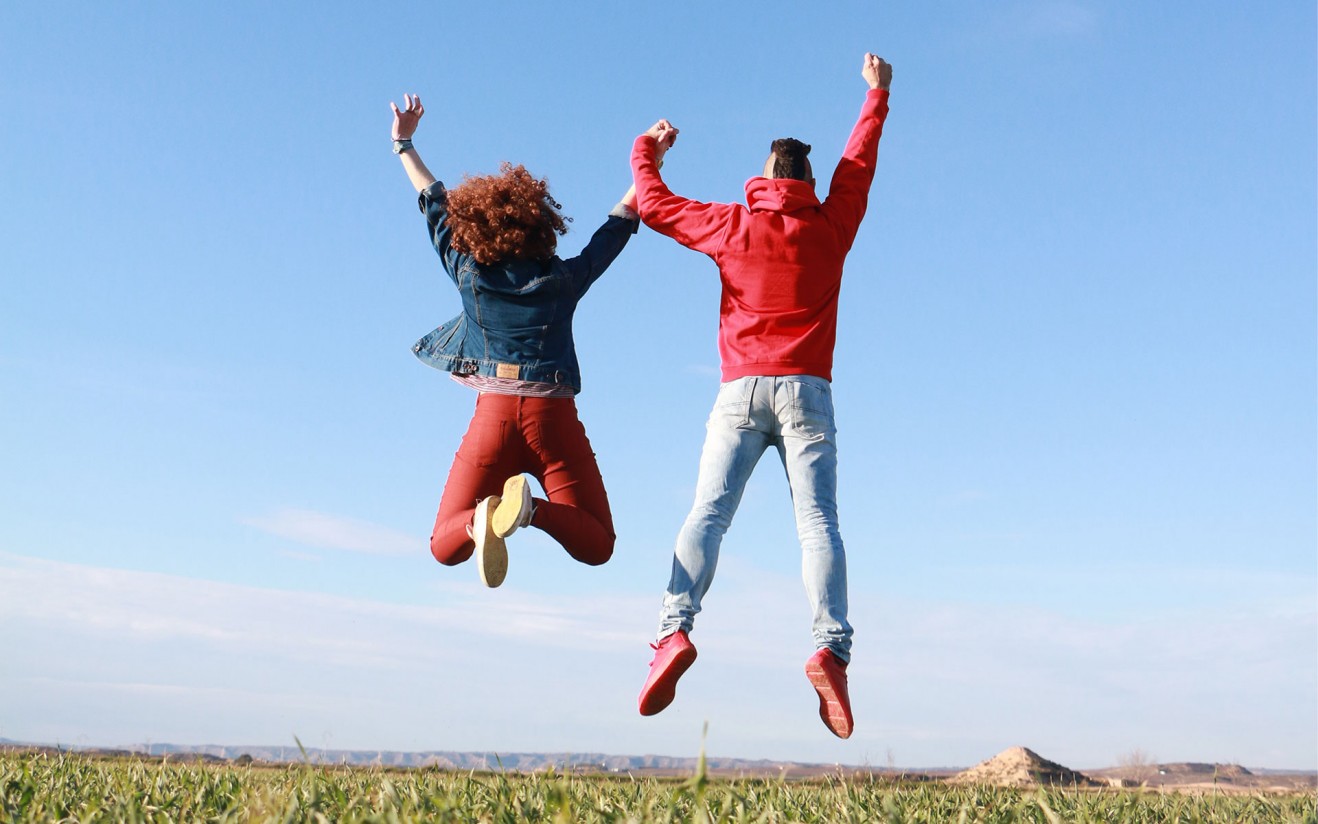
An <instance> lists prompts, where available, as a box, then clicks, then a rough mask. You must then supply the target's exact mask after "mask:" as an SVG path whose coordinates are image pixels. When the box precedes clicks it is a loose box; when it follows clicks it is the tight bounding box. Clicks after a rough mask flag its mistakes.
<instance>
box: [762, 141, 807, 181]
mask: <svg viewBox="0 0 1318 824" xmlns="http://www.w3.org/2000/svg"><path fill="white" fill-rule="evenodd" d="M769 151H771V152H773V176H774V177H790V178H791V179H792V180H809V179H810V174H809V172H807V171H806V165H805V158H806V155H808V154H810V144H809V143H802V142H801V141H799V140H797V139H796V138H794V137H780V138H778V139H777V140H775V141H774V142H773V144H772V145H771V146H769Z"/></svg>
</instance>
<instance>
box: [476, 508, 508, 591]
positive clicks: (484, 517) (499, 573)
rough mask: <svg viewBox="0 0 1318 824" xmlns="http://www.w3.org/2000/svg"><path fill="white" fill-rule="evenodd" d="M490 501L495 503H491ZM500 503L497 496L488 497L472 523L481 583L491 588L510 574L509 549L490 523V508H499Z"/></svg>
mask: <svg viewBox="0 0 1318 824" xmlns="http://www.w3.org/2000/svg"><path fill="white" fill-rule="evenodd" d="M489 501H494V503H493V504H490V503H488V502H489ZM498 504H499V498H498V497H497V496H492V497H490V498H486V499H485V500H484V501H482V502H481V504H480V505H479V506H477V507H476V517H475V518H474V519H473V520H472V524H471V532H472V535H473V536H474V537H475V539H476V570H477V572H479V574H480V578H481V583H482V584H484V585H485V586H487V587H489V588H490V589H493V588H495V587H497V586H498V585H499V584H502V583H503V579H504V576H506V575H507V574H508V549H507V547H505V546H504V543H503V538H500V537H499V536H498V535H496V534H495V533H494V530H493V529H491V528H490V523H489V513H490V509H491V508H497V506H498Z"/></svg>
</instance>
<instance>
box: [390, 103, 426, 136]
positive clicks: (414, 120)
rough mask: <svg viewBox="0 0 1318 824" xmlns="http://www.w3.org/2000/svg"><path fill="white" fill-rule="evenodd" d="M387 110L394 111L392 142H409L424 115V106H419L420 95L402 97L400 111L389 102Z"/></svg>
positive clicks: (394, 104)
mask: <svg viewBox="0 0 1318 824" xmlns="http://www.w3.org/2000/svg"><path fill="white" fill-rule="evenodd" d="M389 108H391V109H393V110H394V132H393V134H394V140H411V139H412V135H413V134H414V133H415V132H416V127H417V124H418V123H420V122H421V115H423V114H425V113H426V108H425V106H422V105H421V97H420V95H415V94H405V95H403V108H402V110H401V111H400V110H399V108H398V105H397V104H396V103H394V102H393V101H392V100H390V101H389Z"/></svg>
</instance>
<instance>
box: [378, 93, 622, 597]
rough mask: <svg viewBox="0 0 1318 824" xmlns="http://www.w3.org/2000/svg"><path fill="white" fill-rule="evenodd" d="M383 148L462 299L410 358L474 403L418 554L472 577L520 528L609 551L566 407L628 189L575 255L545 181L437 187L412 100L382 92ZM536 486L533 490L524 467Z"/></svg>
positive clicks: (579, 556)
mask: <svg viewBox="0 0 1318 824" xmlns="http://www.w3.org/2000/svg"><path fill="white" fill-rule="evenodd" d="M389 106H390V108H392V109H393V113H394V123H393V139H394V152H395V153H396V154H397V155H398V156H399V158H400V159H401V160H402V162H403V169H404V170H405V171H406V172H407V177H408V179H409V180H410V181H411V182H412V185H413V186H414V187H415V188H416V190H417V192H418V193H419V198H418V202H419V204H420V207H421V211H422V213H423V214H425V216H426V224H427V227H428V229H429V232H430V241H431V243H432V244H433V245H434V247H435V251H436V252H438V253H439V259H440V261H441V263H442V264H443V267H444V271H445V272H446V273H447V274H448V276H449V278H451V279H452V281H453V283H454V285H455V286H456V287H457V289H458V294H459V295H460V296H461V298H462V312H461V314H459V315H458V316H457V317H456V318H454V319H453V320H451V321H449V322H448V323H445V324H444V325H443V326H440V327H439V328H438V329H436V330H435V331H433V332H431V333H430V334H428V335H426V336H425V337H423V338H422V339H421V340H419V341H417V343H416V345H415V346H413V347H412V351H413V352H415V353H416V356H417V357H418V358H420V359H421V361H422V362H424V363H426V364H427V365H429V366H433V367H435V368H436V369H440V370H443V371H445V372H448V373H450V374H451V375H452V377H453V380H455V381H457V382H458V383H461V384H463V385H465V386H468V387H470V388H472V389H474V390H476V391H477V392H478V393H479V394H477V396H476V412H475V414H474V415H473V417H472V419H471V423H470V425H469V426H468V427H467V434H466V435H464V436H463V438H462V444H461V445H460V446H459V447H458V452H457V454H456V455H454V456H453V467H452V469H451V470H450V471H449V476H448V482H447V483H446V484H445V485H444V495H443V497H442V498H441V500H440V504H439V514H438V515H437V516H436V518H435V529H434V532H432V533H431V536H430V552H431V554H433V555H434V556H435V560H437V561H439V562H440V563H441V564H447V565H453V564H459V563H462V562H463V561H465V560H467V559H468V558H470V557H471V556H472V555H473V554H474V555H475V556H476V567H477V570H478V571H479V573H480V579H481V582H482V583H484V584H485V585H486V586H489V587H497V586H498V585H499V584H500V583H502V582H503V579H504V575H505V574H506V573H507V569H508V552H507V548H506V546H505V543H504V539H506V538H507V537H508V536H509V535H511V534H512V533H513V532H515V531H516V530H517V529H519V528H520V527H525V526H533V527H535V528H537V529H540V530H543V531H544V532H546V533H548V534H549V535H550V537H552V538H553V539H554V540H555V541H557V542H558V543H559V544H561V545H562V546H563V548H564V549H565V550H567V552H568V554H569V555H571V556H572V557H573V558H575V559H576V560H578V561H580V562H582V563H583V564H591V565H598V564H602V563H604V562H605V561H607V560H609V557H610V556H611V555H612V554H613V542H614V532H613V516H612V514H611V513H610V511H609V499H608V496H607V495H606V494H605V491H604V481H603V480H602V479H601V478H600V471H599V466H598V464H596V462H595V454H594V452H593V451H592V450H591V448H590V441H588V440H587V439H586V430H585V428H584V427H583V426H582V425H581V421H580V420H579V419H578V417H577V407H576V401H575V400H574V397H575V395H576V394H577V393H578V392H580V391H581V373H580V369H579V367H578V366H577V353H576V348H575V345H574V344H573V341H572V315H573V313H574V312H575V311H576V308H577V302H578V301H579V300H581V297H582V296H583V295H585V294H586V290H587V289H589V288H590V286H591V284H592V283H594V282H595V280H596V279H597V278H598V277H599V276H600V275H602V274H604V270H605V269H607V268H608V266H609V264H610V263H612V262H613V259H614V258H616V257H617V256H618V253H619V252H621V251H622V248H623V247H624V246H626V245H627V241H628V239H630V238H631V236H632V235H633V234H635V232H636V229H637V226H638V223H639V220H638V217H637V214H636V211H635V206H636V196H635V190H634V189H628V190H627V193H626V194H625V195H624V196H623V199H622V201H621V202H620V203H618V205H617V206H615V207H614V209H613V211H611V212H610V213H609V217H608V219H607V220H605V221H604V225H602V226H601V227H600V228H599V229H598V230H596V232H595V234H594V236H593V237H591V239H590V242H589V243H587V244H586V248H585V249H583V250H582V251H581V254H579V255H577V256H576V257H573V258H568V259H566V260H564V259H562V258H560V257H558V256H557V255H556V254H554V252H555V249H556V248H557V245H558V236H559V235H562V234H565V233H566V232H567V225H566V222H565V219H564V217H563V215H562V214H561V213H560V209H561V207H560V206H559V204H558V203H557V202H555V201H554V199H553V198H552V197H551V196H550V194H549V187H548V184H547V182H546V181H545V180H544V179H538V178H536V177H535V176H534V175H532V174H531V173H530V172H528V171H527V170H526V169H525V168H524V167H522V166H520V165H518V166H513V165H511V164H509V163H504V164H503V165H502V167H501V169H500V173H499V174H497V175H487V176H482V177H471V176H467V177H464V178H463V181H462V184H461V185H459V186H457V187H456V188H454V189H452V190H447V189H445V188H444V184H443V183H441V182H439V181H437V180H436V179H435V177H434V175H432V174H431V173H430V171H429V170H428V169H427V168H426V166H425V164H424V163H422V162H421V156H420V155H419V154H417V151H416V149H415V148H413V146H412V135H413V133H414V132H416V128H417V124H418V123H419V122H420V120H421V116H422V115H423V114H424V113H425V109H424V108H423V107H422V105H421V99H420V98H419V97H417V96H416V95H404V96H403V108H402V109H401V110H400V109H399V108H398V106H397V105H396V104H394V103H392V102H391V103H390V104H389ZM523 473H529V474H530V475H531V476H532V477H534V478H535V479H536V480H537V481H538V482H539V483H540V485H541V487H543V489H544V492H545V495H546V496H547V497H546V498H545V499H541V498H534V497H532V494H531V487H530V484H529V483H528V481H527V478H526V475H525V474H523Z"/></svg>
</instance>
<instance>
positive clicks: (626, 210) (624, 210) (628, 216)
mask: <svg viewBox="0 0 1318 824" xmlns="http://www.w3.org/2000/svg"><path fill="white" fill-rule="evenodd" d="M609 217H620V218H622V219H623V220H630V221H631V222H632V234H636V231H637V229H638V228H640V225H641V216H640V215H639V214H637V212H636V210H635V209H633V208H631V207H630V206H628V205H627V204H626V203H619V204H618V205H617V206H614V207H613V211H611V212H609Z"/></svg>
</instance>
